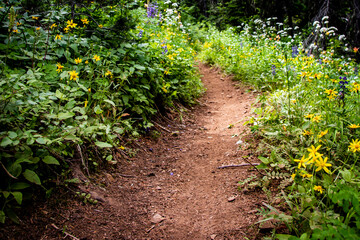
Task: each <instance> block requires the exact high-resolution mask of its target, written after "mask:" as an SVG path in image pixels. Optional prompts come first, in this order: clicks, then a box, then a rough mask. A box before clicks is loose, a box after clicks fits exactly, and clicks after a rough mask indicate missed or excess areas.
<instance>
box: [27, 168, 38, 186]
mask: <svg viewBox="0 0 360 240" xmlns="http://www.w3.org/2000/svg"><path fill="white" fill-rule="evenodd" d="M23 175H24V177H25V178H26V180H28V181H29V182H32V183H35V184H37V185H41V181H40V178H39V176H38V175H37V174H36V173H35V172H34V171H32V170H29V169H26V170H25V172H24V173H23Z"/></svg>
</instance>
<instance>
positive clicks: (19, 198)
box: [11, 192, 23, 205]
mask: <svg viewBox="0 0 360 240" xmlns="http://www.w3.org/2000/svg"><path fill="white" fill-rule="evenodd" d="M11 194H12V195H13V196H14V198H15V200H16V202H17V203H18V204H19V205H21V203H22V196H23V195H22V193H21V192H11Z"/></svg>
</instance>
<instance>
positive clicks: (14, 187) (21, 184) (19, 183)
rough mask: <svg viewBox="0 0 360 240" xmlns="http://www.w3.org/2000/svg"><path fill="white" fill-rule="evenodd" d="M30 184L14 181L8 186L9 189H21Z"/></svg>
mask: <svg viewBox="0 0 360 240" xmlns="http://www.w3.org/2000/svg"><path fill="white" fill-rule="evenodd" d="M30 186H31V185H30V184H28V183H25V182H16V183H14V184H12V185H11V186H10V189H11V190H22V189H25V188H28V187H30Z"/></svg>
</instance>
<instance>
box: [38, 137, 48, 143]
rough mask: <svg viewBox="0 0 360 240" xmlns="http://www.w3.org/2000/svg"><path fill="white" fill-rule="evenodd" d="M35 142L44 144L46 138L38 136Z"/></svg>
mask: <svg viewBox="0 0 360 240" xmlns="http://www.w3.org/2000/svg"><path fill="white" fill-rule="evenodd" d="M36 142H37V143H38V144H46V139H45V138H42V137H39V138H37V139H36Z"/></svg>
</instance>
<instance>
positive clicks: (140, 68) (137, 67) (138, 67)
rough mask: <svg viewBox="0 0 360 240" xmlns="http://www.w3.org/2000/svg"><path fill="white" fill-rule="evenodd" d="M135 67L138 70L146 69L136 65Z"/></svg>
mask: <svg viewBox="0 0 360 240" xmlns="http://www.w3.org/2000/svg"><path fill="white" fill-rule="evenodd" d="M134 67H135V68H136V69H139V70H145V69H146V68H145V67H144V66H141V65H138V64H135V65H134Z"/></svg>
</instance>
